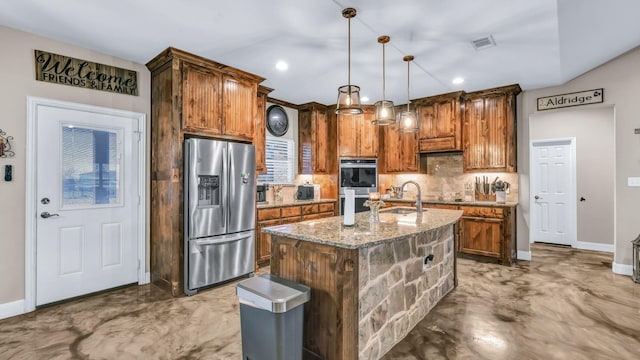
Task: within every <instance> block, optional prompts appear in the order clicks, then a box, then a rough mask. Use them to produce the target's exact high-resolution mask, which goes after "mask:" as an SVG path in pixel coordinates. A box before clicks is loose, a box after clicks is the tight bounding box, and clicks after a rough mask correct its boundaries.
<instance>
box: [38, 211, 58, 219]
mask: <svg viewBox="0 0 640 360" xmlns="http://www.w3.org/2000/svg"><path fill="white" fill-rule="evenodd" d="M52 216H60V214H51V213H49V212H47V211H44V212H42V213H40V217H41V218H43V219H46V218H50V217H52Z"/></svg>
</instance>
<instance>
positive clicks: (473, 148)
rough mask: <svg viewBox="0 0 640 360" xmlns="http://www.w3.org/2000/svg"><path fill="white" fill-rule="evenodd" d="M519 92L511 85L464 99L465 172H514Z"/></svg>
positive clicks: (471, 94) (470, 94) (479, 92)
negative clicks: (517, 97) (517, 98)
mask: <svg viewBox="0 0 640 360" xmlns="http://www.w3.org/2000/svg"><path fill="white" fill-rule="evenodd" d="M520 92H521V89H520V86H518V85H510V86H504V87H500V88H494V89H489V90H483V91H478V92H474V93H468V94H466V95H465V110H464V124H463V164H464V171H465V172H473V171H503V172H516V170H517V167H516V96H517V95H518V94H519V93H520Z"/></svg>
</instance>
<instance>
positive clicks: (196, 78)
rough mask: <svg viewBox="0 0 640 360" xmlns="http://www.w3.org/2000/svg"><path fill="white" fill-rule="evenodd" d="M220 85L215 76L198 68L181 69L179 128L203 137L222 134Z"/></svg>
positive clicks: (186, 64)
mask: <svg viewBox="0 0 640 360" xmlns="http://www.w3.org/2000/svg"><path fill="white" fill-rule="evenodd" d="M221 84H222V76H221V75H220V74H219V73H216V72H213V71H210V70H207V69H205V68H203V67H201V66H197V65H193V64H189V63H186V62H185V63H183V65H182V128H183V130H186V131H193V132H198V133H205V134H220V133H221V132H222V116H221V111H220V109H221V107H222V106H221V101H222V93H221Z"/></svg>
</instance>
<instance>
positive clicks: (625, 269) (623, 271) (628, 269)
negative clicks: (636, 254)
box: [611, 263, 633, 276]
mask: <svg viewBox="0 0 640 360" xmlns="http://www.w3.org/2000/svg"><path fill="white" fill-rule="evenodd" d="M611 270H612V271H613V273H614V274H619V275H629V276H632V275H633V265H627V264H617V263H613V264H612V265H611Z"/></svg>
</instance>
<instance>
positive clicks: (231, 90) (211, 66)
mask: <svg viewBox="0 0 640 360" xmlns="http://www.w3.org/2000/svg"><path fill="white" fill-rule="evenodd" d="M147 68H148V69H149V71H150V72H151V145H150V147H151V175H150V177H151V181H150V182H151V184H150V201H151V207H150V208H151V211H150V214H149V215H150V229H151V230H150V232H151V233H150V252H151V256H150V265H151V266H150V272H151V281H152V282H153V283H154V284H156V285H158V286H160V287H161V288H164V289H167V290H168V291H170V292H171V294H172V295H173V296H181V295H182V294H183V288H184V224H183V218H184V214H183V200H184V198H183V196H184V195H183V184H184V178H183V176H184V174H183V158H184V154H183V143H184V139H185V138H187V137H192V136H201V137H209V138H219V139H227V140H236V141H243V142H251V141H252V140H253V137H254V126H255V124H256V122H257V121H258V119H257V109H258V105H257V97H258V94H257V93H258V91H257V88H258V84H259V83H260V82H262V81H263V80H264V78H262V77H259V76H256V75H253V74H250V73H247V72H244V71H242V70H238V69H234V68H232V67H229V66H226V65H223V64H219V63H216V62H214V61H211V60H209V59H205V58H203V57H200V56H197V55H193V54H190V53H187V52H184V51H182V50H178V49H174V48H168V49H166V50H165V51H163V52H162V53H160V54H159V55H158V56H156V57H155V58H154V59H153V60H151V61H150V62H148V63H147Z"/></svg>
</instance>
